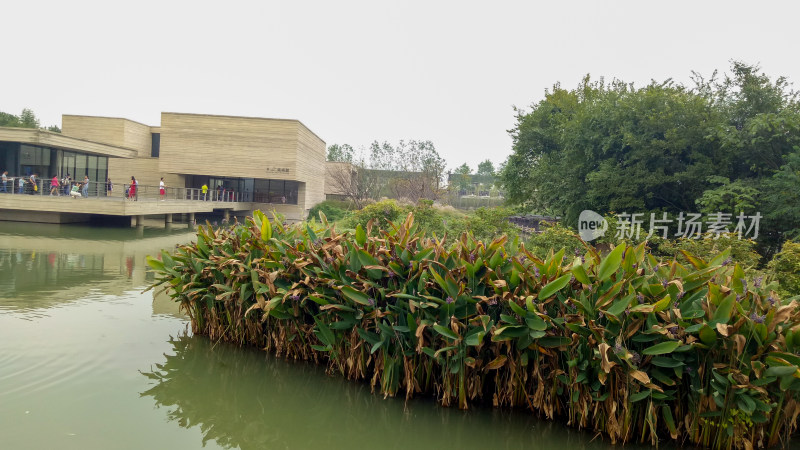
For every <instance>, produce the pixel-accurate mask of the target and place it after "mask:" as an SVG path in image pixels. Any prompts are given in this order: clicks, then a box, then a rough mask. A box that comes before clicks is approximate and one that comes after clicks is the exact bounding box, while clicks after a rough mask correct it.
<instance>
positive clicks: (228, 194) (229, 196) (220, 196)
mask: <svg viewBox="0 0 800 450" xmlns="http://www.w3.org/2000/svg"><path fill="white" fill-rule="evenodd" d="M200 193H202V194H203V197H202V199H203V200H209V197H208V185H207V184H205V183H203V186H201V187H200ZM213 200H216V201H218V202H221V201H233V190H230V189H227V188H225V187H224V186H222V185H219V184H218V185H217V195H216V196H215V198H213Z"/></svg>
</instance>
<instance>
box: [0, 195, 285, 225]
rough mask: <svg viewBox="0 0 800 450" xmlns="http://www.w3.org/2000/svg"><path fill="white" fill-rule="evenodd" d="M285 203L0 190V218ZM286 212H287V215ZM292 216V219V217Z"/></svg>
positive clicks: (168, 216) (135, 214)
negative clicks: (90, 195)
mask: <svg viewBox="0 0 800 450" xmlns="http://www.w3.org/2000/svg"><path fill="white" fill-rule="evenodd" d="M287 206H291V207H295V208H296V205H275V204H270V203H254V202H222V201H202V200H175V199H167V200H158V199H142V198H140V199H139V200H137V201H132V200H127V199H124V198H122V197H89V198H72V197H69V196H64V195H62V196H49V195H25V194H22V195H20V194H16V195H10V194H2V193H0V220H10V221H19V222H45V223H71V222H85V221H88V220H89V219H90V218H91V217H92V216H116V217H132V218H134V219H135V220H136V222H137V223H141V221H142V220H143V219H144V217H145V216H164V218H165V222H166V223H171V222H172V215H174V214H188V215H189V216H190V219H189V220H190V221H191V220H193V219H194V215H195V214H197V213H214V212H216V213H221V214H222V215H223V216H224V217H225V218H227V217H229V216H230V215H231V214H236V213H244V214H251V213H252V211H253V210H255V209H261V210H263V211H265V212H266V211H271V210H273V209H275V210H277V211H278V212H280V213H282V214H286V215H291V213H292V212H293V211H291V210H290V209H287V208H286V207H287ZM287 213H289V214H287ZM292 219H294V218H292Z"/></svg>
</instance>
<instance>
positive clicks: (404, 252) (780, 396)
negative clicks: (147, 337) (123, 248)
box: [149, 211, 800, 448]
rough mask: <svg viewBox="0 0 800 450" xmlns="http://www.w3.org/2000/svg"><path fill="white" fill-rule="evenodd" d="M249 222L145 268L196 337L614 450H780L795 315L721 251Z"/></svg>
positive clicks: (796, 373) (202, 236)
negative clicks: (526, 415) (535, 245)
mask: <svg viewBox="0 0 800 450" xmlns="http://www.w3.org/2000/svg"><path fill="white" fill-rule="evenodd" d="M321 218H322V223H321V224H319V225H316V224H302V225H296V226H290V227H286V226H284V225H282V224H281V223H280V222H278V221H270V220H268V219H267V218H266V217H265V216H264V215H263V214H262V213H261V212H259V211H257V212H256V214H255V216H254V217H253V218H248V219H247V221H246V223H244V224H236V225H234V226H232V227H231V228H228V229H212V228H211V227H210V226H208V227H199V228H198V234H197V242H196V243H193V244H191V245H187V246H182V247H179V248H178V249H177V250H176V252H175V253H174V254H169V253H167V252H164V253H162V255H161V256H160V258H159V259H154V258H150V259H149V263H150V265H151V266H152V267H153V268H154V269H155V270H156V272H158V276H157V283H156V285H160V284H162V283H164V284H166V286H167V287H169V289H170V295H171V296H172V297H173V298H174V299H175V300H176V301H178V302H180V304H181V306H182V307H183V308H184V309H185V310H186V311H187V312H188V314H189V315H190V317H191V324H192V329H193V331H194V333H197V334H202V335H207V336H208V337H209V338H211V339H213V340H215V341H216V340H224V341H228V342H233V343H236V344H239V345H253V346H257V347H260V348H264V349H266V350H267V351H270V352H273V353H275V354H277V355H281V356H284V357H287V358H295V359H303V360H311V361H315V362H317V363H319V364H325V365H327V367H328V369H329V371H330V372H337V373H339V374H341V375H342V376H345V377H347V378H349V379H353V380H364V381H367V382H369V383H370V384H371V386H372V387H373V390H375V391H378V392H380V393H382V394H384V395H387V396H394V395H397V394H403V395H405V396H406V397H412V396H414V395H417V394H423V395H431V396H434V397H435V398H436V399H437V400H438V401H439V402H441V403H442V404H443V405H458V406H459V407H460V408H467V407H468V406H469V404H470V403H471V402H482V403H489V404H492V405H494V406H497V407H522V408H527V409H529V410H530V411H532V412H534V413H536V414H538V415H541V416H544V417H547V418H549V419H560V420H564V421H566V422H567V424H568V425H570V426H574V427H578V428H584V429H589V430H592V431H595V432H600V433H602V434H604V435H605V436H607V437H608V439H609V440H610V441H611V442H612V443H617V442H620V443H624V442H631V441H640V442H650V443H652V444H656V443H657V442H658V441H659V439H660V438H671V439H674V440H677V441H679V442H681V443H686V444H688V443H694V444H699V445H703V446H706V447H712V448H753V447H757V448H761V447H767V446H772V445H776V444H779V443H783V444H786V443H787V442H788V440H789V437H790V435H791V434H792V433H793V432H794V431H795V430H796V427H797V416H798V414H800V403H798V400H800V395H799V394H800V369H798V367H800V357H799V356H798V350H800V308H798V304H797V303H796V302H794V301H792V302H789V303H788V304H784V302H782V301H781V300H780V299H779V298H778V296H777V294H776V293H775V292H774V290H773V288H774V284H772V285H768V284H767V283H765V282H764V280H762V279H755V280H746V279H745V275H744V272H743V271H742V269H741V267H739V266H738V265H737V264H733V263H731V261H730V259H729V257H728V255H727V252H723V253H721V254H719V255H717V256H716V257H714V258H713V259H711V260H710V261H704V260H701V259H699V258H695V257H692V256H691V255H688V254H685V255H684V256H685V257H686V258H687V260H688V261H690V263H691V264H687V265H685V266H684V265H682V264H680V263H678V262H676V261H674V260H673V261H667V262H662V261H659V260H658V259H656V258H655V257H653V256H652V255H650V254H648V253H647V251H646V247H645V244H640V245H637V246H626V245H624V244H621V245H619V246H617V247H616V248H613V250H611V251H610V252H609V253H608V254H607V255H605V256H603V255H601V254H599V253H598V252H597V251H596V250H595V249H594V248H592V247H591V246H588V245H587V246H586V247H585V250H584V251H581V252H574V253H571V254H565V251H564V250H561V251H558V252H552V251H551V252H550V253H549V255H548V256H547V257H546V258H544V259H539V258H537V257H536V256H535V255H533V254H532V253H530V252H529V251H527V250H526V249H525V247H524V245H522V246H519V247H516V246H514V247H513V248H510V246H508V245H507V241H506V238H505V237H500V238H497V239H495V240H494V241H492V242H488V243H487V242H481V241H477V240H475V239H473V237H472V236H471V235H469V234H463V235H461V236H460V237H459V238H458V239H457V240H455V241H453V242H450V243H446V242H443V241H440V240H434V239H426V238H423V237H422V236H421V235H419V234H418V233H416V232H415V226H414V218H413V216H412V215H409V216H408V217H407V218H406V219H405V221H403V222H401V223H396V224H388V226H387V227H386V228H382V229H378V228H377V227H373V223H370V224H369V225H368V226H367V227H366V228H362V227H361V226H359V227H358V228H357V229H356V230H355V232H353V233H345V234H339V233H337V232H336V230H335V228H334V227H333V226H329V225H328V223H327V221H326V219H325V217H324V215H322V217H321Z"/></svg>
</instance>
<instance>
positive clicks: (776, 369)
mask: <svg viewBox="0 0 800 450" xmlns="http://www.w3.org/2000/svg"><path fill="white" fill-rule="evenodd" d="M795 372H797V366H772V367H770V368H768V369H767V370H765V371H764V375H766V376H768V377H782V376H786V375H792V374H794V373H795Z"/></svg>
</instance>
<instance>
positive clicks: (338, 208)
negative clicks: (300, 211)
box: [308, 200, 350, 221]
mask: <svg viewBox="0 0 800 450" xmlns="http://www.w3.org/2000/svg"><path fill="white" fill-rule="evenodd" d="M320 211H322V213H323V214H325V216H326V217H327V218H328V220H330V221H339V220H342V219H344V218H345V217H347V216H349V215H350V211H348V210H347V203H346V202H340V201H335V200H326V201H324V202H321V203H317V204H316V205H314V206H313V207H312V208H311V209H310V210H309V211H308V220H319V213H320Z"/></svg>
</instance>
